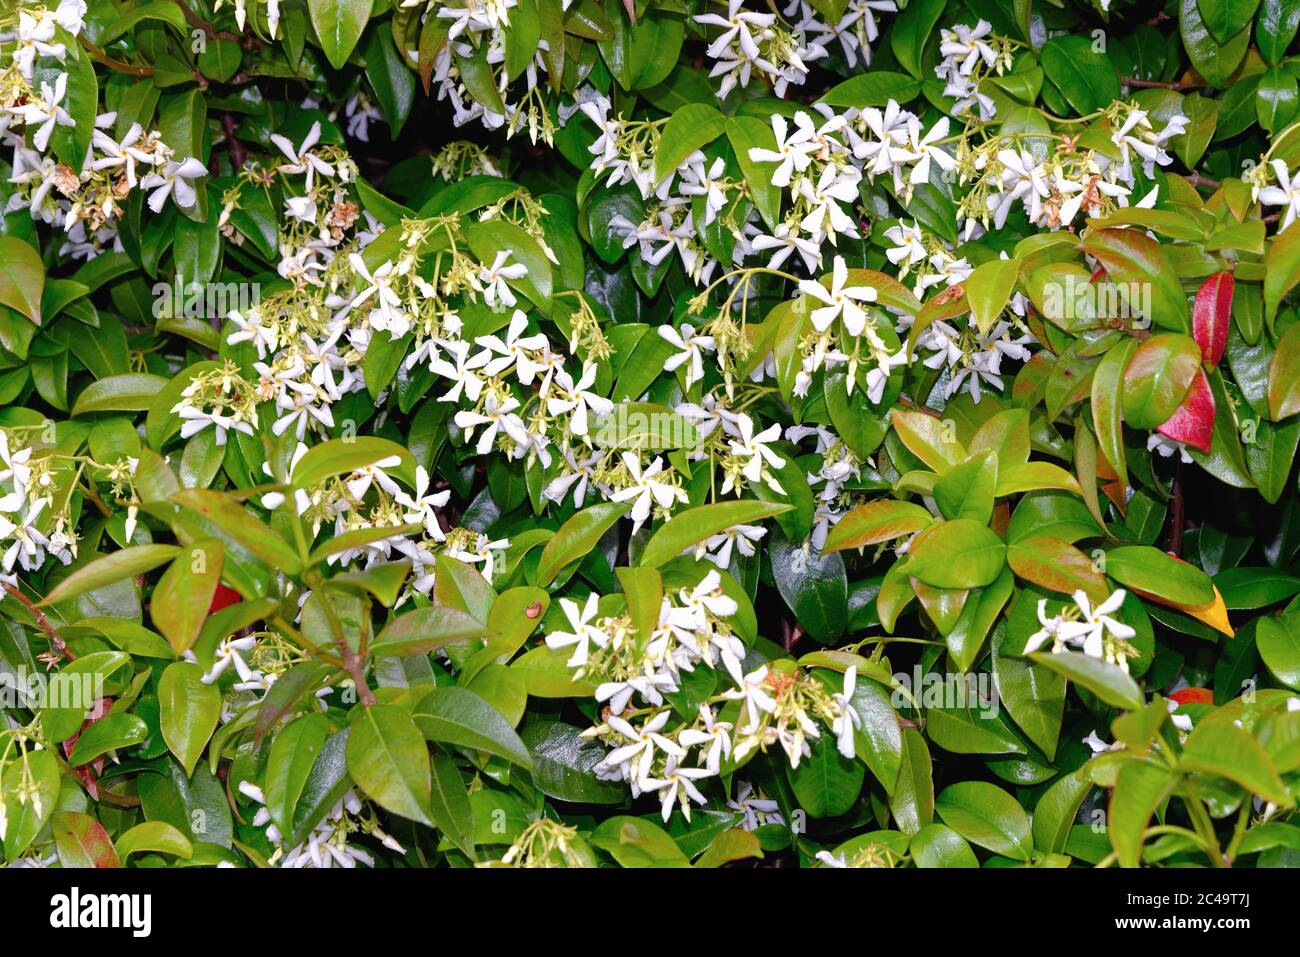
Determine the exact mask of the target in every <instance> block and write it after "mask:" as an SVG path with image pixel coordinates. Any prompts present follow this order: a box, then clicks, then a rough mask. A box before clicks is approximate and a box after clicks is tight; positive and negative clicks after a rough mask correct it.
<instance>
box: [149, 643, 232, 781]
mask: <svg viewBox="0 0 1300 957" xmlns="http://www.w3.org/2000/svg"><path fill="white" fill-rule="evenodd" d="M202 679H203V669H202V668H200V667H199V666H198V665H195V664H190V663H189V662H188V661H177V662H174V663H173V664H170V665H168V666H167V668H166V670H165V671H163V673H162V677H161V678H160V679H158V708H159V716H158V724H159V727H160V728H161V729H162V736H163V740H164V741H166V742H167V748H168V750H170V751H171V753H172V754H174V755H176V759H177V760H178V761H180V763H181V766H182V767H184V768H185V773H186V774H191V773H193V771H194V766H195V765H196V764H198V762H199V757H200V756H201V755H202V754H203V749H204V748H205V747H207V744H208V739H209V738H211V737H212V732H213V731H215V730H216V729H217V722H218V721H220V719H221V692H220V691H219V690H218V689H217V687H216V685H211V684H204V683H203V680H202Z"/></svg>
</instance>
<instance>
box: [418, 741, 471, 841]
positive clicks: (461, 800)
mask: <svg viewBox="0 0 1300 957" xmlns="http://www.w3.org/2000/svg"><path fill="white" fill-rule="evenodd" d="M429 770H430V795H429V808H430V811H431V812H432V815H433V823H434V825H435V826H436V827H437V828H438V830H440V831H442V833H443V835H444V836H445V837H446V838H448V839H449V840H450V841H451V842H452V843H453V844H455V845H456V846H457V847H458V848H460V849H461V850H462V851H464V852H465V853H466V854H467V855H468V856H469V858H470V860H473V859H474V808H473V807H472V806H471V805H470V801H469V790H468V789H467V788H466V787H465V779H464V778H463V777H461V773H460V769H459V768H457V767H456V762H455V761H453V760H452V759H451V758H449V757H447V756H446V755H442V754H435V755H434V756H433V761H432V763H431V764H430V767H429Z"/></svg>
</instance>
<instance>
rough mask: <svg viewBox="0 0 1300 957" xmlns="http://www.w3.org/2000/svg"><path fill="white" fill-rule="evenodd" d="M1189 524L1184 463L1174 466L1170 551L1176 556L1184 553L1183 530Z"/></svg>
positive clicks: (1170, 513)
mask: <svg viewBox="0 0 1300 957" xmlns="http://www.w3.org/2000/svg"><path fill="white" fill-rule="evenodd" d="M1186 525H1187V505H1186V502H1185V501H1184V499H1183V463H1182V462H1181V461H1180V462H1179V463H1178V464H1177V465H1176V466H1174V488H1173V504H1172V505H1171V506H1170V512H1169V551H1170V553H1171V554H1173V556H1174V557H1175V558H1181V557H1182V554H1183V531H1184V529H1185V527H1186Z"/></svg>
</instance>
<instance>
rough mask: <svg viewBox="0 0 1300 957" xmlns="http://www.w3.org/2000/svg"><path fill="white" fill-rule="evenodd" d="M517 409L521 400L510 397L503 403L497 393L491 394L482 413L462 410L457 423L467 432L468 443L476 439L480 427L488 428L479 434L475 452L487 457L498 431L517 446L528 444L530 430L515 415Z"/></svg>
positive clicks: (457, 416) (456, 418) (456, 417)
mask: <svg viewBox="0 0 1300 957" xmlns="http://www.w3.org/2000/svg"><path fill="white" fill-rule="evenodd" d="M517 408H519V400H518V399H516V398H515V397H514V396H508V397H507V398H506V399H505V401H501V400H499V399H498V398H497V396H496V394H495V393H489V394H488V396H487V398H486V399H485V400H484V404H483V411H482V412H475V411H473V410H471V409H462V410H461V411H459V412H457V413H456V416H455V422H456V424H457V425H458V426H460V427H461V428H462V429H464V430H465V440H466V441H469V440H470V439H472V438H473V437H474V429H476V428H477V427H478V426H480V425H486V426H487V428H486V429H484V430H483V431H482V432H481V433H480V434H479V439H478V445H477V446H475V451H476V452H478V454H479V455H487V454H488V452H489V451H491V449H492V443H493V442H494V441H495V440H496V437H497V432H498V431H503V432H505V433H506V435H508V436H509V437H510V438H511V439H512V440H513V441H514V443H515V445H516V446H519V445H524V446H526V445H527V444H528V441H529V439H528V429H527V428H525V426H524V422H523V419H521V418H519V416H517V415H516V414H515V409H517Z"/></svg>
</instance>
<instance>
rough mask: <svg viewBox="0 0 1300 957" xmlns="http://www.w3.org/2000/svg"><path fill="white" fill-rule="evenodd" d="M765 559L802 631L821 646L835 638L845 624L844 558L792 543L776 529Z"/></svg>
mask: <svg viewBox="0 0 1300 957" xmlns="http://www.w3.org/2000/svg"><path fill="white" fill-rule="evenodd" d="M768 558H769V559H770V561H771V564H772V577H773V578H774V579H775V580H776V589H777V591H778V592H780V593H781V597H782V599H784V600H785V603H786V606H787V607H788V608H789V609H790V610H791V611H792V612H794V616H795V619H796V620H797V621H798V622H799V624H800V625H802V626H803V628H804V630H805V631H807V633H808V634H809V635H810V636H811V637H812V638H813V639H814V640H815V641H818V642H820V643H821V644H830V643H831V642H833V641H835V640H836V639H837V638H839V637H840V635H842V634H843V633H844V629H845V628H847V627H848V623H849V596H848V591H849V586H848V578H847V575H846V573H845V570H844V559H843V558H842V557H841V556H840V555H838V554H835V553H832V554H829V555H828V554H825V553H820V552H818V551H817V550H816V549H815V548H814V547H813V546H812V544H811V542H809V543H804V542H792V541H790V540H789V539H787V538H786V537H785V536H784V535H783V534H780V531H779V529H774V530H773V533H772V538H771V545H770V546H769V549H768Z"/></svg>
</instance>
